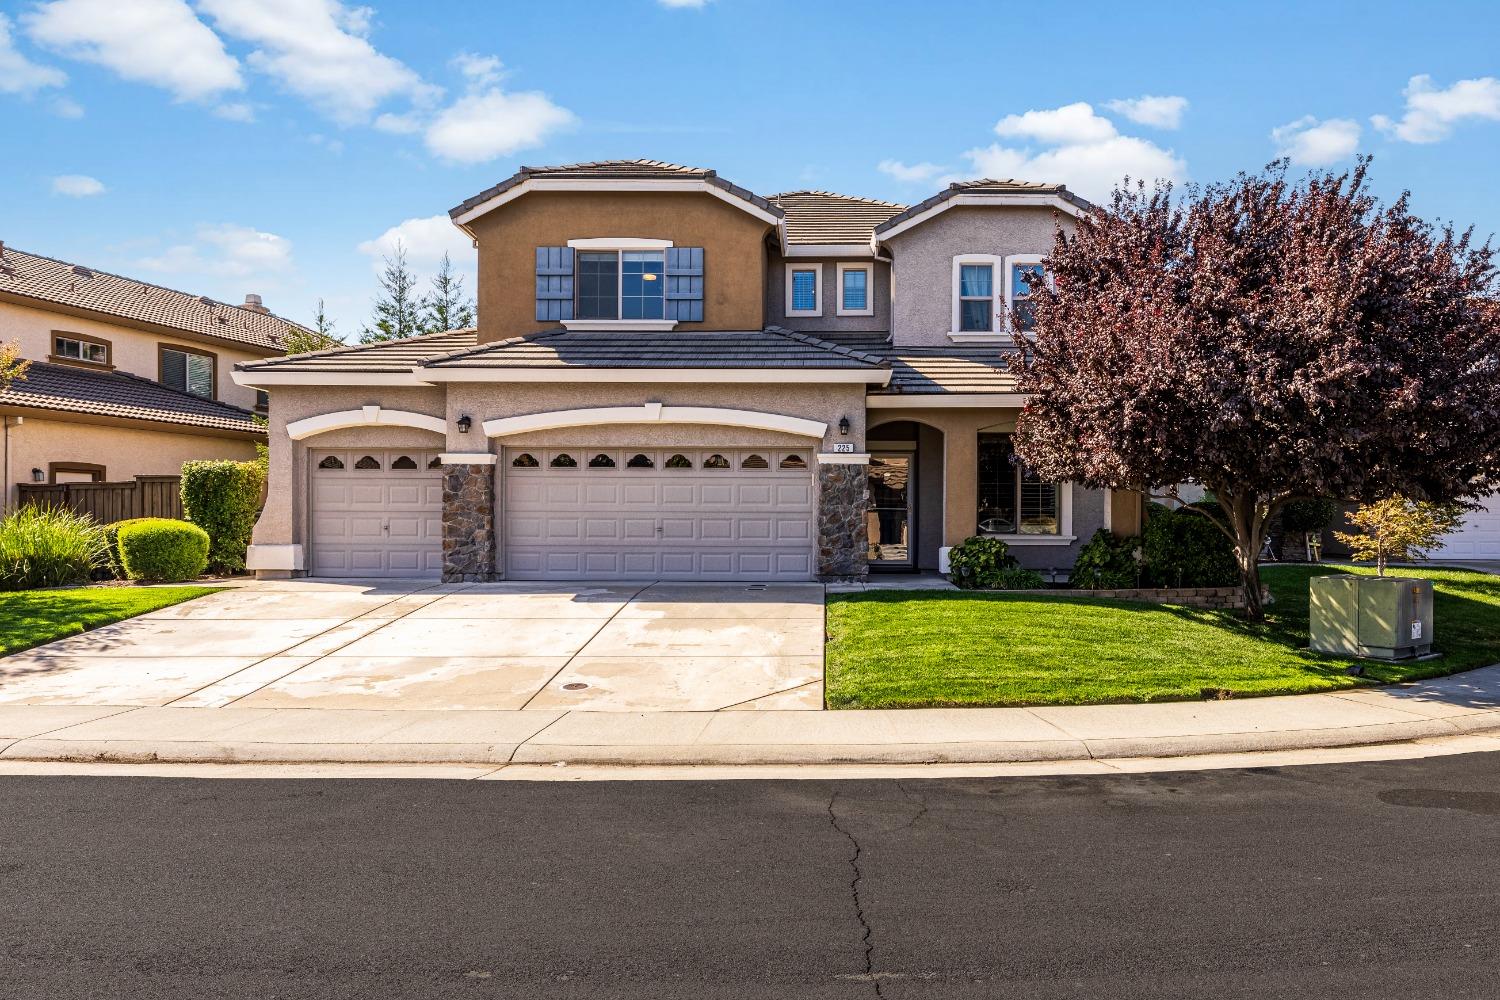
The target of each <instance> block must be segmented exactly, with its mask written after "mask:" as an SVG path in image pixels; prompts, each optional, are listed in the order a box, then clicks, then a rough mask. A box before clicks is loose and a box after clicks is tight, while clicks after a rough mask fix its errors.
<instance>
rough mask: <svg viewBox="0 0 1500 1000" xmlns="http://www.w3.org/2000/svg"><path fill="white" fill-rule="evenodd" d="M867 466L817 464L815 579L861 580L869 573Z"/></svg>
mask: <svg viewBox="0 0 1500 1000" xmlns="http://www.w3.org/2000/svg"><path fill="white" fill-rule="evenodd" d="M868 490H869V481H868V476H867V471H866V467H865V466H863V465H855V464H852V463H851V464H848V465H844V464H837V465H835V464H822V465H819V466H818V578H819V579H821V580H849V579H855V580H863V579H864V578H865V577H867V576H869V575H870V564H869V561H868V556H869V540H868V537H867V534H866V532H867V531H868V530H869V528H868V525H867V524H866V522H865V511H866V510H867V509H868V507H869V502H868V501H869V497H868Z"/></svg>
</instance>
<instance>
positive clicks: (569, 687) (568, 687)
mask: <svg viewBox="0 0 1500 1000" xmlns="http://www.w3.org/2000/svg"><path fill="white" fill-rule="evenodd" d="M586 687H588V685H587V684H584V683H582V682H581V681H574V682H573V683H571V684H564V685H563V690H564V691H582V690H583V689H584V688H586Z"/></svg>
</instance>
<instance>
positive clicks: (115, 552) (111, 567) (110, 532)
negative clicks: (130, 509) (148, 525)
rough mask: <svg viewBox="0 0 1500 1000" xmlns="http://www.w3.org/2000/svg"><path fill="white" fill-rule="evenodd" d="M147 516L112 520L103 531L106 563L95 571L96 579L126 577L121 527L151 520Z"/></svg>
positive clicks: (119, 578)
mask: <svg viewBox="0 0 1500 1000" xmlns="http://www.w3.org/2000/svg"><path fill="white" fill-rule="evenodd" d="M149 520H151V518H147V517H128V518H126V519H125V520H123V521H111V522H110V523H108V524H106V525H105V526H104V527H103V528H102V529H100V530H101V531H103V532H104V559H105V561H104V565H102V566H100V567H99V568H98V570H97V571H96V572H95V573H94V577H95V579H101V578H103V579H111V580H123V579H125V564H124V563H123V562H121V561H120V529H121V528H123V527H124V526H125V525H127V524H134V523H135V522H137V521H149Z"/></svg>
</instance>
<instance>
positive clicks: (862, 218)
mask: <svg viewBox="0 0 1500 1000" xmlns="http://www.w3.org/2000/svg"><path fill="white" fill-rule="evenodd" d="M766 197H767V200H769V201H770V202H771V203H772V204H773V205H777V206H779V207H780V208H781V210H782V211H783V212H785V213H786V222H785V226H786V242H787V245H788V246H808V245H815V246H825V245H835V246H850V245H856V244H857V245H860V246H864V245H867V244H868V243H869V242H870V236H871V234H872V233H873V232H874V231H875V227H876V226H878V225H880V224H881V223H882V222H884V221H885V220H887V219H889V218H890V217H891V216H893V215H895V214H897V213H898V212H900V211H902V210H903V209H905V208H906V206H905V205H897V204H895V203H893V202H889V201H876V200H875V199H873V198H856V197H854V196H853V195H847V194H834V193H833V192H831V191H784V192H782V193H781V194H773V195H767V196H766Z"/></svg>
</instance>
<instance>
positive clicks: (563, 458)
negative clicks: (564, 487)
mask: <svg viewBox="0 0 1500 1000" xmlns="http://www.w3.org/2000/svg"><path fill="white" fill-rule="evenodd" d="M547 465H548V467H549V468H553V469H576V468H578V459H576V458H574V457H573V456H572V455H569V454H568V453H567V452H565V451H560V452H558V453H557V454H556V455H553V456H552V461H550V462H548V463H547Z"/></svg>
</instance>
